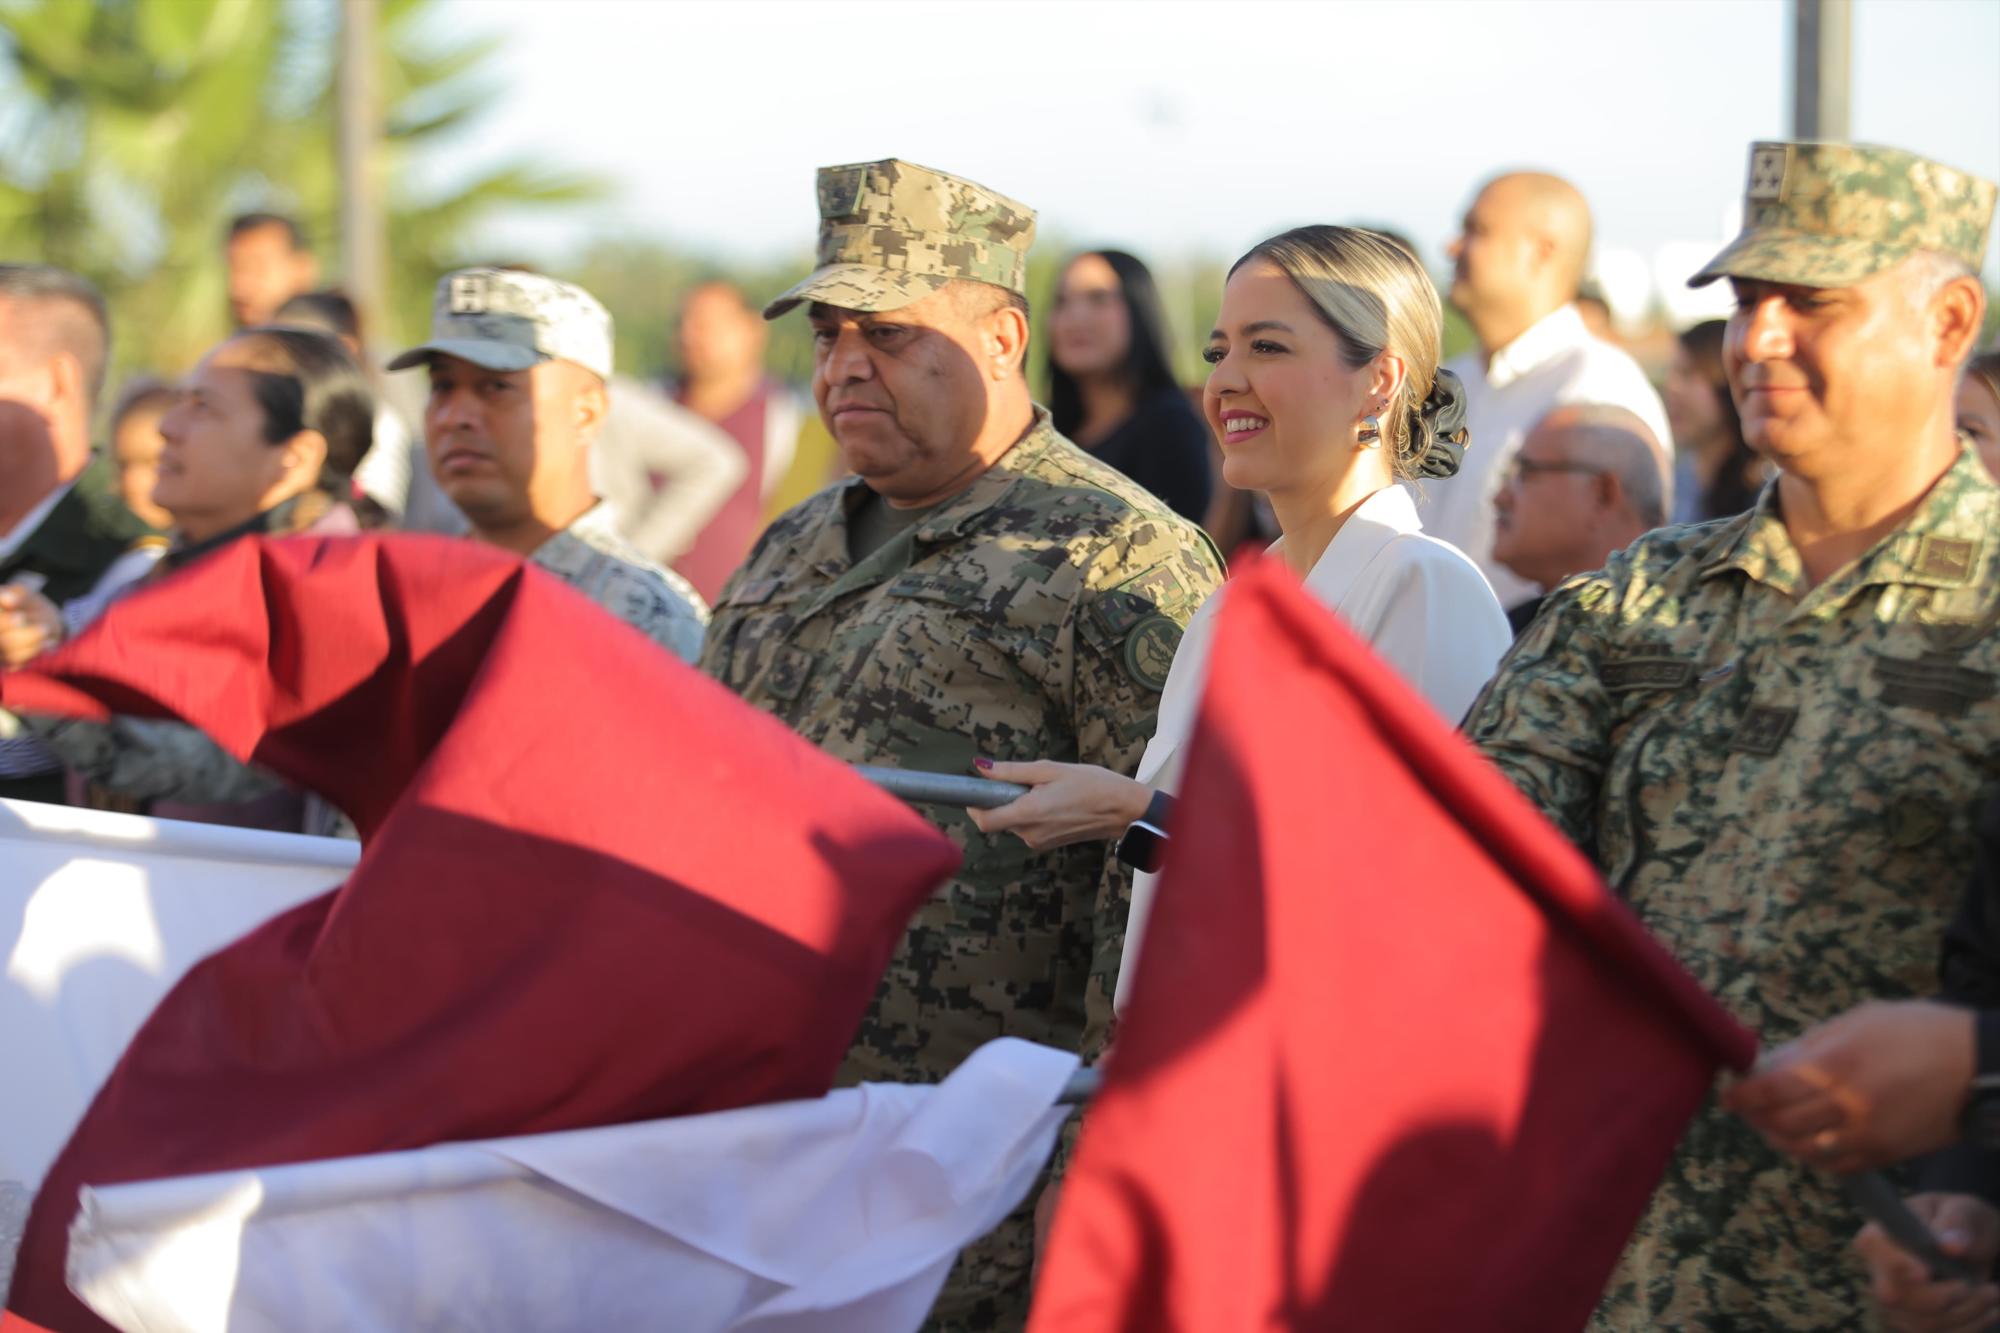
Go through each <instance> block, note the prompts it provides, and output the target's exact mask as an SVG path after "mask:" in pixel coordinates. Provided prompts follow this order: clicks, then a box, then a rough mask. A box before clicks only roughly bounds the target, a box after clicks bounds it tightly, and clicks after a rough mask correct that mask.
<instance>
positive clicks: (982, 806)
mask: <svg viewBox="0 0 2000 1333" xmlns="http://www.w3.org/2000/svg"><path fill="white" fill-rule="evenodd" d="M854 771H855V773H857V774H858V775H860V776H861V777H864V778H866V779H868V781H870V782H872V783H874V784H875V785H876V786H878V787H880V788H881V789H882V790H883V791H886V792H888V793H889V794H890V795H891V796H898V797H901V798H902V799H903V800H905V801H908V802H909V803H910V804H912V805H963V806H971V807H972V808H973V809H975V810H991V809H993V808H994V807H995V806H1001V805H1005V804H1007V803H1008V802H1009V801H1012V800H1016V799H1018V798H1019V797H1022V796H1026V795H1027V794H1028V789H1027V788H1026V787H1023V786H1021V785H1020V784H1019V783H1014V782H995V781H993V780H992V779H991V778H968V777H961V776H959V775H958V774H956V773H925V772H922V771H920V770H917V769H910V768H877V767H875V766H874V765H872V764H856V765H855V766H854Z"/></svg>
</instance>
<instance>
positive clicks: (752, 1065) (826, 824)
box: [0, 537, 957, 1330]
mask: <svg viewBox="0 0 2000 1333" xmlns="http://www.w3.org/2000/svg"><path fill="white" fill-rule="evenodd" d="M0 688H4V698H5V703H6V705H7V706H8V707H10V708H17V709H40V710H43V711H51V712H63V713H71V714H77V715H83V716H101V715H102V714H103V713H104V712H105V710H106V708H107V707H108V708H110V709H113V710H116V711H119V712H126V713H133V714H140V715H146V714H162V713H164V714H170V715H174V716H178V717H181V718H184V719H186V720H188V721H191V722H193V723H195V724H197V725H199V726H201V727H203V728H204V729H205V730H207V731H209V732H210V733H211V734H213V735H215V736H216V737H217V738H218V739H220V740H221V741H223V742H224V743H225V744H226V745H227V746H228V748H230V749H231V750H232V752H234V753H237V754H241V755H248V756H251V757H254V758H255V760H256V761H257V762H259V763H261V764H263V765H265V766H266V767H268V768H271V769H273V770H275V771H276V772H278V773H280V774H281V775H283V776H285V777H287V778H289V779H292V780H294V781H296V782H298V783H299V784H300V785H302V786H305V787H308V788H311V789H312V790H315V791H318V792H320V793H322V794H323V795H325V796H327V797H328V798H329V799H331V800H332V801H333V802H334V803H335V804H336V805H338V806H340V807H341V808H342V809H344V810H346V811H348V812H349V813H350V814H351V815H352V816H353V817H354V818H355V819H356V821H357V822H358V823H359V824H360V826H361V828H362V830H363V832H364V835H365V836H366V841H367V846H366V850H365V851H364V853H363V855H362V858H361V861H360V864H359V865H358V866H357V867H356V869H355V872H354V874H353V876H352V878H351V879H350V880H349V881H348V882H347V883H346V884H345V885H344V886H342V887H341V888H340V889H339V890H337V891H335V892H333V893H330V894H327V895H325V896H323V897H320V898H317V899H315V900H313V901H311V902H309V903H306V904H303V905H301V906H300V907H298V908H295V909H293V910H291V911H288V912H285V913H283V914H281V915H280V916H278V917H276V918H274V919H273V920H271V921H270V922H268V923H267V924H266V925H264V926H262V927H260V928H259V929H258V930H256V931H253V932H252V933H251V934H249V935H247V936H245V937H244V938H243V939H242V940H240V941H238V942H237V943H235V944H233V945H231V946H230V947H228V948H227V949H224V950H223V951H221V952H220V953H218V954H216V955H214V956H213V957H211V958H209V959H207V960H206V961H204V962H202V963H200V964H198V965H197V966H196V967H195V968H194V969H193V970H192V971H190V972H189V974H188V975H187V976H186V977H185V978H183V979H182V981H181V982H180V983H179V985H177V986H176V987H175V988H174V989H173V990H172V991H171V992H170V993H169V994H168V996H167V998H166V999H165V1000H163V1001H161V1003H160V1006H159V1008H158V1009H156V1010H155V1011H154V1013H153V1015H152V1017H151V1018H149V1019H148V1020H147V1022H146V1024H145V1026H144V1027H143V1028H142V1029H141V1030H140V1032H139V1034H138V1036H136V1037H135V1038H134V1039H133V1041H132V1044H131V1045H130V1047H129V1048H128V1049H127V1051H126V1053H125V1055H124V1057H123V1059H122V1060H121V1061H120V1063H119V1065H118V1066H117V1068H116V1069H115V1070H114V1071H113V1072H112V1074H111V1076H110V1078H109V1079H108V1080H107V1081H106V1084H105V1086H104V1088H103V1090H102V1091H101V1092H100V1093H99V1094H98V1096H97V1098H96V1100H95V1101H94V1102H93V1103H92V1105H91V1107H90V1110H89V1111H88V1112H87V1113H86V1115H85V1117H84V1119H83V1121H82V1123H81V1124H80V1125H79V1127H78V1128H77V1130H76V1132H75V1134H74V1135H73V1137H72V1138H71V1140H70V1142H69V1144H68V1146H67V1147H66V1148H65V1149H64V1151H63V1153H62V1155H61V1156H60V1157H59V1158H58V1159H57V1162H56V1164H55V1166H54V1167H53V1168H52V1169H51V1170H50V1172H49V1175H48V1178H47V1179H46V1181H45V1182H44V1183H43V1187H42V1190H41V1192H40V1194H39V1195H38V1196H37V1198H36V1201H35V1205H34V1211H33V1213H32V1215H31V1216H30V1219H29V1222H28V1228H27V1232H26V1235H25V1237H24V1239H23V1243H22V1248H21V1252H20V1259H19V1268H18V1270H17V1272H16V1275H15V1278H14V1283H13V1288H12V1292H11V1294H10V1297H9V1301H8V1306H9V1309H10V1310H12V1311H13V1312H14V1313H15V1314H17V1315H19V1316H23V1317H25V1318H27V1319H31V1320H34V1321H37V1322H40V1323H43V1324H47V1325H49V1326H51V1327H53V1328H59V1329H64V1330H68V1329H73V1328H101V1327H103V1325H102V1324H100V1323H99V1322H98V1321H97V1320H96V1319H95V1318H94V1316H91V1315H90V1314H89V1313H88V1312H87V1311H85V1310H84V1309H83V1307H82V1306H81V1305H80V1304H79V1303H77V1302H76V1301H75V1299H74V1298H73V1297H71V1296H70V1295H69V1293H68V1292H67V1290H66V1289H65V1288H64V1285H63V1260H64V1253H65V1246H66V1232H67V1228H68V1226H69V1222H70V1219H71V1217H72V1216H73V1215H74V1213H75V1211H76V1205H77V1189H78V1187H79V1186H81V1185H85V1184H92V1185H96V1184H111V1183H116V1182H120V1181H127V1180H138V1179H146V1178H151V1177H157V1176H167V1175H178V1174H186V1173H193V1172H205V1171H216V1170H227V1169H234V1168H241V1167H248V1166H259V1165H270V1164H275V1163H280V1162H288V1161H298V1160H302V1159H307V1158H318V1157H331V1156H343V1155H349V1154H357V1153H368V1152H377V1151H386V1150H393V1149H399V1148H411V1147H418V1146H422V1145H427V1144H432V1143H437V1142H441V1141H445V1140H452V1139H480V1138H490V1137H496V1136H500V1135H508V1134H527V1133H537V1132H541V1131H545V1130H556V1129H564V1128H575V1127H581V1126H587V1125H598V1124H609V1123H615V1122H621V1121H629V1120H640V1119H650V1118H655V1117H665V1116H675V1115H687V1114H692V1113H697V1112H702V1111H710V1110H719V1109H723V1108H727V1107H734V1106H743V1105H748V1104H753V1103H758V1102H766V1101H776V1100H783V1099H789V1098H798V1097H815V1096H819V1095H821V1094H823V1093H824V1092H825V1091H826V1090H827V1088H828V1087H829V1086H830V1084H831V1082H832V1078H833V1073H834V1069H835V1067H836V1066H837V1065H838V1063H839V1061H840V1059H841V1057H842V1055H843V1054H844V1053H845V1051H846V1049H847V1047H848V1045H849V1043H850V1042H851V1041H852V1039H853V1035H854V1030H855V1028H856V1026H857V1025H858V1024H859V1022H860V1019H861V1015H862V1013H863V1011H864V1010H865V1008H866V1006H867V1005H868V1003H869V1000H870V998H871V997H872V995H873V992H874V989H875V986H876V984H877V982H878V981H879V980H880V977H881V974H882V970H883V969H884V967H886V966H887V963H888V959H889V955H890V953H891V951H892V950H893V948H894V947H895V944H896V942H897V940H898V938H899V937H900V935H901V934H902V931H903V929H904V928H905V926H906V925H907V923H908V921H909V918H910V915H911V913H912V912H913V911H914V910H915V909H916V907H917V905H918V904H919V903H920V902H921V901H922V900H923V899H924V898H925V897H926V896H927V895H928V894H929V893H930V892H931V891H932V890H933V889H934V888H935V887H936V885H937V884H938V883H939V881H941V880H942V879H943V878H944V877H945V876H946V875H948V874H949V873H950V872H951V871H952V869H953V868H955V866H956V864H957V852H956V851H955V849H953V848H952V847H951V845H950V844H949V843H948V842H947V841H946V840H945V839H944V838H943V837H942V836H941V835H939V834H938V833H936V832H935V831H934V830H933V829H932V828H931V826H930V825H928V824H927V823H925V822H924V821H923V820H922V819H920V818H918V817H917V816H916V815H915V814H914V813H913V812H911V811H910V810H908V809H907V808H905V807H903V806H901V805H900V804H898V803H897V802H895V801H893V800H892V799H890V798H888V797H886V796H884V795H882V794H881V793H879V792H877V791H875V790H874V789H873V788H872V787H870V786H869V785H868V784H866V783H865V782H863V781H861V780H860V779H858V778H855V777H854V776H853V775H852V774H851V773H849V772H848V771H847V770H846V768H845V767H844V766H843V765H841V764H839V763H837V762H835V761H834V760H832V759H829V758H827V757H826V756H824V755H822V754H820V753H819V752H818V751H817V750H815V749H813V748H812V747H810V746H808V745H806V744H805V743H804V742H802V741H800V740H798V739H797V738H796V737H794V736H793V735H792V734H791V733H790V732H789V731H787V730H786V729H785V728H783V727H782V726H780V725H779V724H778V723H777V722H775V721H773V720H772V719H771V718H769V717H767V716H765V715H764V714H761V713H759V712H757V711H756V710H754V709H752V708H750V707H748V706H746V705H744V704H742V703H741V702H739V701H738V700H737V699H736V698H735V696H733V695H731V694H730V693H729V692H728V691H726V690H724V689H722V688H721V687H720V686H718V685H716V684H714V683H712V682H710V681H709V680H707V679H705V678H704V677H702V676H701V675H700V674H699V673H697V672H695V671H693V670H690V669H689V668H687V667H686V666H684V665H682V664H681V663H679V662H677V661H675V660H674V659H673V658H671V657H670V656H669V655H668V654H667V653H665V652H663V651H661V650H660V649H659V648H658V647H657V646H655V645H654V644H652V643H650V642H648V641H647V640H646V639H645V638H643V637H642V636H641V635H639V634H638V633H637V632H636V631H634V630H632V629H631V628H630V627H628V626H626V625H623V624H621V623H619V622H618V621H616V620H615V619H613V618H612V617H611V616H609V615H607V614H606V613H605V612H604V611H602V610H601V609H599V608H598V607H596V606H595V605H593V604H592V603H590V602H589V601H587V600H586V599H584V598H583V597H581V596H579V595H578V594H577V593H575V592H574V591H573V590H571V589H570V588H568V587H566V586H564V585H563V584H562V583H561V582H559V581H558V580H556V579H554V578H552V577H550V576H549V575H547V574H545V573H544V572H542V571H541V570H539V569H535V568H533V567H532V566H527V565H524V564H523V563H522V562H521V561H519V560H517V559H514V558H512V557H508V556H505V555H502V554H500V553H497V552H494V551H492V550H491V549H489V548H483V547H480V546H477V545H474V544H472V543H469V542H452V541H447V540H443V539H435V538H422V537H397V538H386V539H365V538H364V539H307V538H300V539H294V540H288V541H280V542H271V543H260V542H255V541H243V542H238V543H235V544H234V545H233V546H230V547H228V548H226V549H225V550H223V551H220V552H218V553H217V554H215V555H213V556H210V557H208V558H207V559H205V560H203V561H202V562H200V563H199V564H198V565H195V566H194V567H192V568H191V569H189V570H188V571H186V572H185V573H183V574H181V575H179V576H177V577H175V578H173V579H170V580H166V581H163V582H162V583H160V584H158V585H157V586H154V587H151V588H148V589H146V590H145V591H143V592H140V593H137V594H134V595H133V596H131V597H130V598H127V599H125V600H124V601H121V602H120V603H118V604H117V605H116V606H115V607H114V608H113V609H112V610H111V611H110V612H109V613H108V614H107V615H106V616H105V617H104V619H103V620H102V621H101V622H100V623H99V624H98V625H97V626H95V627H93V629H92V630H91V631H89V632H87V633H86V634H84V635H82V636H80V637H79V638H78V639H77V641H76V642H75V643H74V644H71V645H68V646H66V647H64V648H63V649H62V650H60V651H59V652H57V653H55V654H53V655H52V656H51V657H49V658H46V659H44V660H42V661H41V662H38V663H37V664H36V666H35V669H34V670H33V671H30V672H22V673H18V674H15V675H11V676H8V677H6V678H5V681H4V686H0Z"/></svg>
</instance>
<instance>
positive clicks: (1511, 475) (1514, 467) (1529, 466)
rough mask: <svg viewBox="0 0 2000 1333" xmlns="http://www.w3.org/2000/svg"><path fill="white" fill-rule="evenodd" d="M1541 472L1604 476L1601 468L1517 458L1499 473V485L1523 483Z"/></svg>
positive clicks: (1585, 464) (1583, 464)
mask: <svg viewBox="0 0 2000 1333" xmlns="http://www.w3.org/2000/svg"><path fill="white" fill-rule="evenodd" d="M1542 472H1581V473H1584V474H1585V475H1587V476H1592V477H1601V476H1603V475H1604V469H1603V468H1601V467H1592V466H1591V465H1590V464H1588V463H1543V462H1539V461H1537V460H1536V459H1533V458H1521V457H1518V456H1517V457H1516V458H1515V459H1514V461H1513V462H1511V463H1509V464H1508V465H1507V466H1506V468H1505V470H1503V471H1502V472H1501V473H1500V484H1501V485H1502V486H1512V485H1513V484H1514V483H1515V482H1517V481H1525V480H1526V479H1527V478H1529V477H1532V476H1535V475H1536V474H1537V473H1542Z"/></svg>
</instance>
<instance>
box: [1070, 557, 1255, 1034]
mask: <svg viewBox="0 0 2000 1333" xmlns="http://www.w3.org/2000/svg"><path fill="white" fill-rule="evenodd" d="M1149 531H1150V532H1153V533H1156V534H1160V535H1161V536H1164V535H1165V534H1167V533H1169V532H1174V530H1171V529H1164V528H1163V527H1160V526H1152V527H1149V528H1147V529H1142V534H1141V536H1142V540H1140V541H1139V542H1136V543H1132V544H1129V545H1128V544H1123V543H1121V544H1120V545H1119V546H1118V547H1117V548H1115V549H1114V550H1113V551H1110V552H1107V553H1105V555H1103V556H1101V557H1100V558H1099V560H1098V562H1097V565H1096V568H1095V569H1094V570H1093V574H1094V575H1095V577H1093V578H1092V579H1091V581H1090V584H1089V589H1088V591H1087V592H1086V594H1085V597H1084V601H1083V604H1082V605H1080V606H1079V607H1078V609H1077V615H1076V644H1077V650H1076V690H1075V695H1074V698H1075V703H1074V707H1075V717H1074V722H1075V727H1076V740H1077V758H1078V760H1079V761H1080V762H1082V763H1086V764H1096V765H1098V766H1100V767H1103V768H1108V769H1110V770H1112V771H1113V772H1115V773H1123V774H1125V775H1127V776H1130V775H1131V774H1132V773H1133V771H1134V770H1136V769H1137V768H1138V766H1139V757H1140V756H1141V755H1142V754H1144V753H1145V749H1146V742H1147V741H1148V740H1150V739H1152V735H1153V728H1154V725H1155V723H1156V722H1157V720H1158V714H1159V707H1160V688H1161V686H1163V685H1165V684H1166V673H1167V668H1168V666H1170V665H1171V664H1172V662H1173V655H1174V650H1175V649H1176V648H1178V647H1179V646H1180V640H1181V633H1182V631H1183V630H1185V629H1186V628H1187V623H1188V621H1189V620H1190V619H1192V618H1193V616H1194V613H1195V611H1196V609H1197V608H1199V607H1200V606H1201V604H1202V602H1203V601H1205V600H1206V599H1207V598H1208V597H1209V596H1210V595H1211V594H1212V593H1213V592H1214V590H1215V589H1216V588H1217V587H1219V586H1220V585H1221V582H1222V563H1221V560H1220V559H1219V558H1218V557H1217V556H1216V555H1215V553H1214V548H1213V547H1212V546H1210V545H1208V543H1207V542H1206V541H1200V542H1198V543H1197V542H1190V541H1187V540H1185V539H1184V538H1183V539H1181V540H1177V541H1171V542H1169V541H1165V540H1159V539H1156V540H1154V541H1152V542H1147V541H1145V540H1143V538H1144V535H1145V533H1147V532H1149ZM1174 535H1176V536H1178V535H1179V534H1178V533H1174ZM1148 556H1151V557H1152V558H1151V559H1150V560H1148V559H1147V557H1148ZM1105 850H1106V855H1105V858H1104V863H1105V864H1104V871H1103V874H1102V875H1101V876H1100V877H1099V879H1098V884H1097V896H1096V901H1095V903H1094V904H1093V907H1092V913H1091V921H1090V944H1091V957H1090V980H1089V987H1088V989H1087V991H1086V992H1085V996H1084V1030H1083V1040H1082V1043H1081V1051H1080V1053H1081V1054H1082V1056H1083V1058H1084V1060H1085V1061H1086V1062H1087V1063H1088V1062H1094V1061H1095V1060H1096V1059H1097V1058H1098V1057H1099V1056H1100V1055H1101V1054H1103V1051H1104V1047H1105V1045H1106V1044H1107V1043H1108V1041H1109V1040H1110V1036H1111V1023H1112V1010H1111V997H1112V994H1113V992H1114V991H1115V990H1116V989H1117V984H1118V963H1119V959H1120V958H1121V957H1122V956H1123V955H1124V952H1125V919H1126V916H1127V914H1128V913H1129V912H1130V910H1131V906H1132V872H1131V870H1130V869H1129V868H1128V867H1126V866H1125V865H1123V864H1122V863H1120V862H1119V861H1117V860H1116V859H1114V858H1113V857H1112V856H1111V855H1110V854H1109V851H1110V849H1109V847H1107V848H1106V849H1105Z"/></svg>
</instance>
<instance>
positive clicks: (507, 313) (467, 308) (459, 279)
mask: <svg viewBox="0 0 2000 1333" xmlns="http://www.w3.org/2000/svg"><path fill="white" fill-rule="evenodd" d="M434 352H443V353H445V354H446V355H447V356H457V357H463V358H465V359H466V360H467V361H470V362H471V363H472V364H473V365H475V366H484V367H486V369H488V370H526V369H528V368H529V367H530V366H534V365H539V364H540V363H541V362H544V361H574V362H575V363H576V364H577V365H579V366H582V367H583V368H584V369H585V370H589V371H594V372H596V374H597V375H598V377H599V378H601V379H610V378H611V312H610V311H608V310H606V309H605V308H604V307H603V306H602V305H600V304H599V303H598V300H597V298H596V297H594V296H592V295H591V294H590V293H589V292H587V291H585V290H584V289H583V288H581V287H578V286H576V285H574V284H573V283H567V282H558V281H557V280H556V279H554V278H548V277H544V276H542V275H541V274H539V273H518V272H515V271H514V270H512V269H504V268H462V269H460V270H459V271H458V272H456V273H447V274H446V275H445V276H444V277H442V278H440V279H439V280H438V285H437V296H436V298H435V299H434V300H433V301H432V302H431V340H430V341H429V342H427V343H425V344H424V345H423V346H421V347H412V348H411V349H410V350H409V351H407V352H404V353H402V354H401V355H399V356H398V357H396V359H395V360H393V361H391V362H390V363H389V369H391V370H403V369H406V368H408V367H410V366H418V365H422V364H424V363H425V362H426V361H429V360H430V358H431V354H432V353H434Z"/></svg>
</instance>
